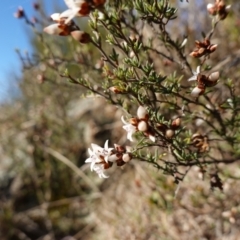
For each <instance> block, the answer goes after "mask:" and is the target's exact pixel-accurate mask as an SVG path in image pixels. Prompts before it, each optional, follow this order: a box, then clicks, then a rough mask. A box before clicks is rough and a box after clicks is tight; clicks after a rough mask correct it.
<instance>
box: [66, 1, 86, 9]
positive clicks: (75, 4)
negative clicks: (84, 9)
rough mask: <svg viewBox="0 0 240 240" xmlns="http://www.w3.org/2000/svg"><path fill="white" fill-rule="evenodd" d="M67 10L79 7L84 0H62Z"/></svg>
mask: <svg viewBox="0 0 240 240" xmlns="http://www.w3.org/2000/svg"><path fill="white" fill-rule="evenodd" d="M64 2H65V3H66V5H67V6H68V8H76V7H81V5H82V4H83V3H84V2H85V0H64Z"/></svg>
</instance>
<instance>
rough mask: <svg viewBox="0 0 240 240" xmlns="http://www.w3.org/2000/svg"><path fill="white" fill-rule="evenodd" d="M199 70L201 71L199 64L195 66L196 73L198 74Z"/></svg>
mask: <svg viewBox="0 0 240 240" xmlns="http://www.w3.org/2000/svg"><path fill="white" fill-rule="evenodd" d="M200 71H201V66H197V71H196V73H197V74H199V73H200Z"/></svg>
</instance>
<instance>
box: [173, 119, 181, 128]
mask: <svg viewBox="0 0 240 240" xmlns="http://www.w3.org/2000/svg"><path fill="white" fill-rule="evenodd" d="M180 124H181V118H179V117H178V118H176V119H174V120H173V121H172V124H171V128H172V129H173V130H175V129H178V128H179V126H180Z"/></svg>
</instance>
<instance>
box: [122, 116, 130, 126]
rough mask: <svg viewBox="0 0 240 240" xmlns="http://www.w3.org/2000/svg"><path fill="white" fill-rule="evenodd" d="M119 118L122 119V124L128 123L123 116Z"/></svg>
mask: <svg viewBox="0 0 240 240" xmlns="http://www.w3.org/2000/svg"><path fill="white" fill-rule="evenodd" d="M121 120H122V122H123V123H124V124H129V123H128V122H127V121H125V119H124V117H123V116H122V117H121Z"/></svg>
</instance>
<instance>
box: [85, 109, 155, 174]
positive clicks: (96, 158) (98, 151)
mask: <svg viewBox="0 0 240 240" xmlns="http://www.w3.org/2000/svg"><path fill="white" fill-rule="evenodd" d="M148 120H149V116H148V113H147V110H146V108H145V107H143V106H140V107H139V108H138V110H137V117H136V118H131V119H130V120H129V122H127V121H126V120H124V117H122V121H123V123H124V126H123V128H124V129H125V130H126V131H127V139H129V140H130V141H133V136H132V135H133V134H134V133H135V132H137V131H140V132H143V134H144V135H145V136H146V137H148V138H149V139H150V140H151V141H153V142H155V136H154V134H153V131H152V128H151V126H150V125H149V122H148ZM91 146H92V149H90V148H89V149H88V152H89V155H90V157H89V158H88V159H87V160H86V161H85V162H86V163H91V165H90V168H91V171H95V172H96V173H97V174H98V176H99V177H100V178H107V177H108V176H106V175H105V171H106V170H107V169H109V168H110V167H112V165H113V164H114V163H116V165H117V166H123V165H124V164H126V163H127V162H129V161H130V160H131V159H132V154H131V148H130V147H129V146H126V147H123V146H120V145H117V144H114V148H109V147H108V141H106V142H105V145H104V148H102V147H100V146H98V145H96V144H91Z"/></svg>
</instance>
